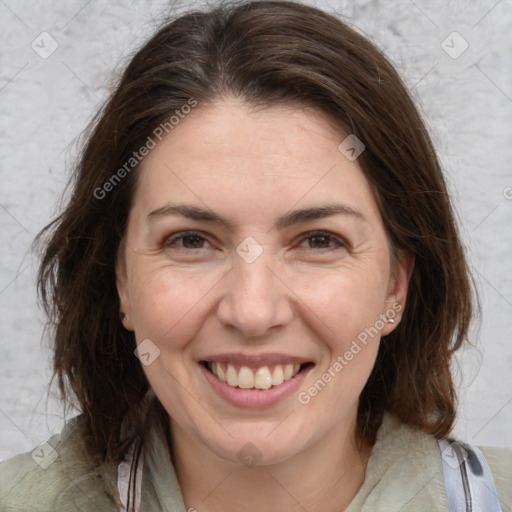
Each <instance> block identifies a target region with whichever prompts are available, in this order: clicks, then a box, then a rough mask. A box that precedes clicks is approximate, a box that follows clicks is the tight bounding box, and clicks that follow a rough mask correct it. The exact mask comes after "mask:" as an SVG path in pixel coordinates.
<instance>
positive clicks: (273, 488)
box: [171, 421, 371, 512]
mask: <svg viewBox="0 0 512 512" xmlns="http://www.w3.org/2000/svg"><path fill="white" fill-rule="evenodd" d="M171 427H172V428H171V444H172V452H173V456H174V459H173V463H174V467H175V469H176V474H177V477H178V481H179V484H180V488H181V492H182V495H183V499H184V501H185V505H186V508H187V510H192V511H193V510H197V511H199V512H218V511H220V510H227V511H230V510H246V511H249V512H263V511H265V512H274V511H276V512H277V511H281V510H287V511H290V512H299V511H300V512H303V511H304V510H308V511H309V512H320V511H321V512H340V510H344V509H345V508H346V507H347V506H348V505H349V504H350V502H351V501H352V499H353V498H354V496H355V495H356V494H357V491H358V490H359V488H360V487H361V485H362V484H363V481H364V478H365V473H366V465H367V462H368V458H369V455H370V451H371V446H370V445H369V444H367V443H363V446H360V447H358V446H356V442H355V421H353V422H352V423H351V425H350V427H349V428H347V429H345V431H344V429H343V428H338V429H336V430H335V431H333V432H330V433H329V434H328V435H327V436H324V437H323V438H322V439H321V440H320V441H319V442H317V443H315V444H314V445H311V446H309V447H308V448H307V449H305V450H304V451H302V452H300V453H298V454H296V455H294V456H293V457H291V458H289V459H287V460H285V461H283V462H279V463H275V464H269V465H264V466H259V465H256V466H252V467H246V466H244V465H243V464H235V463H233V462H230V461H226V460H224V459H222V458H220V457H218V456H217V455H216V454H214V453H213V452H212V451H211V450H210V449H208V448H207V447H206V446H205V445H204V444H202V443H201V442H200V441H198V440H197V439H196V438H193V437H192V436H190V434H189V433H188V432H185V431H183V430H182V429H181V428H180V427H179V426H178V425H176V424H175V423H174V422H172V421H171Z"/></svg>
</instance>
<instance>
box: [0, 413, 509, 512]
mask: <svg viewBox="0 0 512 512" xmlns="http://www.w3.org/2000/svg"><path fill="white" fill-rule="evenodd" d="M79 425H80V417H76V418H74V419H73V420H71V421H70V422H69V423H68V424H67V425H66V426H65V427H64V429H63V431H62V434H61V435H56V436H53V437H52V438H50V439H49V440H48V443H47V444H44V445H41V446H40V447H38V448H36V449H35V450H34V451H33V452H28V453H25V454H21V455H18V456H16V457H13V458H12V459H9V460H7V461H4V462H2V463H0V511H1V512H15V511H23V512H60V511H66V512H69V511H75V510H77V511H81V512H98V511H102V512H108V511H112V512H114V511H115V512H119V510H121V509H122V508H121V507H122V503H121V500H120V497H119V493H118V481H117V478H118V473H117V466H112V465H102V466H94V465H93V464H91V462H90V459H89V458H88V457H87V455H86V452H85V448H84V444H83V440H82V438H81V436H80V434H79ZM149 435H150V439H149V442H150V445H149V450H148V452H147V455H146V458H145V461H144V471H143V479H142V502H141V510H142V511H151V512H159V511H166V512H167V511H172V512H187V508H186V507H185V504H184V502H183V498H182V495H181V491H180V487H179V484H178V480H177V477H176V473H175V471H174V467H173V465H172V462H171V459H170V453H169V449H168V446H167V441H166V438H165V435H164V433H163V432H162V431H161V430H159V429H158V428H157V427H156V426H154V427H153V428H152V430H151V432H150V434H149ZM480 449H481V450H482V452H483V454H484V455H485V457H486V459H487V461H488V463H489V466H490V467H491V470H492V473H493V477H494V481H495V483H496V489H497V491H498V495H499V497H500V501H501V506H502V509H503V512H512V449H508V448H484V447H480ZM53 450H54V451H53ZM447 510H448V505H447V497H446V490H445V485H444V479H443V470H442V462H441V456H440V450H439V447H438V444H437V441H436V440H435V438H434V437H432V436H430V435H427V434H425V433H423V432H421V431H419V430H416V429H414V428H412V427H410V426H408V425H404V424H402V423H400V421H399V420H398V419H397V418H396V417H395V416H394V415H392V414H390V413H386V414H385V415H384V418H383V422H382V425H381V427H380V429H379V431H378V434H377V441H376V443H375V445H374V446H373V449H372V453H371V455H370V458H369V461H368V465H367V469H366V476H365V480H364V482H363V485H362V486H361V488H360V489H359V491H358V492H357V494H356V496H355V497H354V498H353V500H352V501H351V503H350V505H349V506H348V507H347V508H346V509H345V512H388V511H389V512H397V511H400V512H421V511H428V512H434V511H443V512H445V511H447ZM474 512H478V511H474ZM482 512H484V511H482Z"/></svg>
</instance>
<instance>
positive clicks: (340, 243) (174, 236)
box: [163, 231, 347, 251]
mask: <svg viewBox="0 0 512 512" xmlns="http://www.w3.org/2000/svg"><path fill="white" fill-rule="evenodd" d="M306 235H308V236H304V237H303V238H302V240H301V241H304V240H310V239H312V238H315V237H323V238H326V239H328V240H329V241H330V242H331V241H332V242H335V243H337V244H338V247H337V248H336V247H330V248H328V247H322V248H309V250H310V251H326V250H327V251H333V250H339V249H344V248H346V247H347V244H346V243H345V242H344V241H343V240H342V239H341V238H340V237H338V236H336V235H334V234H332V233H329V232H328V231H310V232H308V233H306ZM189 237H190V238H192V237H193V238H198V239H200V240H201V241H206V242H208V238H207V237H205V236H203V235H202V234H201V233H200V232H198V231H180V232H177V233H172V234H171V235H169V237H167V238H166V239H165V240H164V243H163V246H164V248H170V247H172V244H173V243H175V242H176V241H177V240H184V239H185V238H189ZM201 249H203V248H202V247H200V248H199V250H201ZM179 250H185V251H193V250H194V249H189V248H185V247H179Z"/></svg>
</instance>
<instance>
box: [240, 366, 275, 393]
mask: <svg viewBox="0 0 512 512" xmlns="http://www.w3.org/2000/svg"><path fill="white" fill-rule="evenodd" d="M240 373H242V370H240ZM251 373H252V372H251ZM254 387H255V388H257V389H269V388H270V387H272V376H271V375H270V370H269V369H268V367H267V366H263V368H258V370H257V371H256V377H255V378H254Z"/></svg>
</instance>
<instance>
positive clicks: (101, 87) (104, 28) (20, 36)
mask: <svg viewBox="0 0 512 512" xmlns="http://www.w3.org/2000/svg"><path fill="white" fill-rule="evenodd" d="M309 3H312V4H314V5H318V6H320V7H323V8H325V9H326V10H328V11H330V12H337V13H339V14H341V15H343V16H344V17H345V19H346V20H347V21H348V22H349V23H351V24H353V25H355V27H356V28H357V29H358V30H360V31H362V32H364V33H365V34H366V35H367V36H369V37H370V38H371V39H372V40H373V41H374V42H375V43H377V44H378V45H379V46H380V47H381V48H382V49H383V50H384V51H385V52H386V54H387V55H388V56H389V58H390V59H391V60H392V61H393V62H394V63H395V65H396V66H397V67H398V68H399V70H400V72H401V73H402V75H403V76H404V78H405V81H406V83H407V84H408V85H409V87H410V88H411V90H412V92H413V94H414V97H415V98H416V100H417V102H418V104H419V107H420V109H421V112H422V114H423V116H424V118H425V121H426V122H427V124H428V126H429V128H430V130H431V133H432V136H433V138H434V141H435V144H436V146H437V148H438V151H439V154H440V157H441V160H442V163H443V165H444V167H445V169H446V172H447V176H448V180H449V183H450V187H451V190H452V193H453V195H454V198H455V203H456V207H457V210H458V215H459V220H460V225H461V229H462V235H463V239H464V243H465V245H466V247H467V250H468V252H469V255H470V259H471V264H472V267H473V269H474V273H475V276H476V278H477V281H478V286H479V289H480V293H481V299H482V307H483V315H482V319H481V321H480V326H479V330H478V329H477V328H478V325H477V324H475V329H474V339H475V344H476V347H477V348H468V349H466V350H464V352H462V353H461V354H459V356H458V359H457V362H456V364H455V365H454V371H455V374H456V379H457V384H458V386H459V389H460V405H459V418H458V421H457V426H456V434H457V435H459V436H460V437H462V438H464V439H465V440H467V441H468V442H470V443H476V444H480V445H508V446H512V429H510V427H509V425H511V424H512V371H511V369H512V348H511V344H510V331H511V329H512V314H511V313H512V291H511V289H512V277H511V275H512V259H511V254H512V236H511V228H510V220H511V217H512V172H511V170H510V162H511V161H512V125H511V122H510V119H511V117H512V60H511V51H512V1H511V0H501V1H496V0H480V1H472V2H469V1H465V2H463V1H448V2H446V1H431V2H427V1H425V0H417V1H410V0H388V1H379V0H373V1H371V0H361V1H355V2H345V1H323V2H320V1H319V2H309ZM197 4H198V5H201V4H200V3H197ZM176 5H177V4H176V3H175V2H174V3H169V2H160V1H151V2H150V1H143V0H134V1H131V2H122V1H119V0H110V1H107V0H91V1H83V0H81V1H79V0H70V1H67V2H60V3H59V5H58V6H55V2H50V1H49V0H45V1H38V2H36V1H35V0H31V1H23V0H0V34H1V36H0V38H1V46H0V115H1V122H0V236H1V242H0V353H1V356H0V432H1V435H0V459H5V458H7V457H10V456H12V455H14V454H16V453H19V452H22V451H28V450H30V449H31V448H32V447H34V446H35V445H37V444H39V443H40V442H42V441H44V440H46V439H47V438H48V437H49V435H50V434H51V433H53V432H57V431H59V430H60V429H61V427H62V424H63V415H62V412H61V408H60V406H59V404H58V403H57V402H56V401H55V399H54V398H53V394H52V393H51V394H48V392H47V384H48V381H49V377H50V355H49V352H48V350H47V348H45V347H46V344H47V342H45V341H44V342H42V334H43V318H42V314H41V312H40V311H39V310H38V308H37V304H36V293H35V286H34V282H35V277H34V272H35V269H36V267H37V259H36V258H35V257H34V256H32V255H31V254H30V252H29V246H30V244H31V242H32V240H33V238H34V236H35V235H36V233H37V232H38V231H39V230H40V229H41V228H42V227H43V226H44V225H45V224H47V223H48V222H49V221H50V219H52V218H53V217H54V215H55V213H56V212H57V211H58V200H59V197H60V195H61V193H62V192H63V190H64V186H65V184H66V182H67V177H68V175H67V173H66V169H68V168H69V166H70V164H71V163H72V162H73V160H74V158H75V156H76V153H77V145H76V142H77V140H76V139H77V136H78V135H79V133H80V132H81V130H83V129H84V128H85V126H86V124H87V122H88V121H89V120H90V118H91V117H92V115H93V113H94V112H95V111H96V109H98V108H99V106H100V105H101V103H102V102H103V101H104V100H105V98H106V97H107V95H108V92H109V88H110V87H111V83H112V76H113V75H112V71H113V70H117V71H118V70H120V69H122V66H123V65H124V64H126V62H127V60H128V57H129V55H130V53H131V52H132V51H133V50H134V49H135V48H136V47H137V45H138V44H140V43H141V42H142V41H143V40H144V39H145V38H146V37H147V36H148V35H149V34H150V33H151V32H152V31H153V30H154V28H155V26H156V24H157V23H159V22H160V21H161V20H162V19H163V17H164V16H165V14H166V12H168V11H169V10H171V12H173V11H174V10H175V8H178V9H181V8H183V6H181V7H180V6H177V7H176ZM43 31H46V32H48V33H49V34H50V35H51V37H52V38H53V39H54V40H55V41H56V42H57V44H58V47H57V49H56V50H55V51H54V52H53V53H52V54H51V55H49V56H48V55H43V56H45V57H47V58H42V57H41V56H40V55H39V54H38V53H36V51H35V50H34V49H33V48H32V46H31V45H32V44H34V46H35V48H36V49H37V50H38V51H39V52H40V53H43V54H44V52H45V51H46V52H48V51H49V49H51V44H52V41H51V40H50V39H46V40H45V41H43V42H44V45H43V43H42V42H41V38H42V37H47V36H40V34H41V32H43ZM454 31H456V32H458V33H459V34H460V35H461V36H462V38H464V40H465V41H467V44H468V45H469V46H468V49H467V50H466V51H465V52H464V53H462V54H461V55H460V56H458V57H457V58H453V56H455V54H454V52H455V53H459V52H460V50H461V49H462V48H463V46H461V43H462V44H463V41H462V40H461V39H458V40H457V37H458V36H456V35H455V36H454V35H450V34H452V33H453V32H454ZM444 40H446V42H445V43H444V46H445V47H446V48H447V49H448V50H449V51H450V52H452V56H450V55H448V54H447V53H446V51H445V50H444V49H443V47H442V42H443V41H444ZM33 41H35V42H34V43H33ZM449 47H451V48H449Z"/></svg>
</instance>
